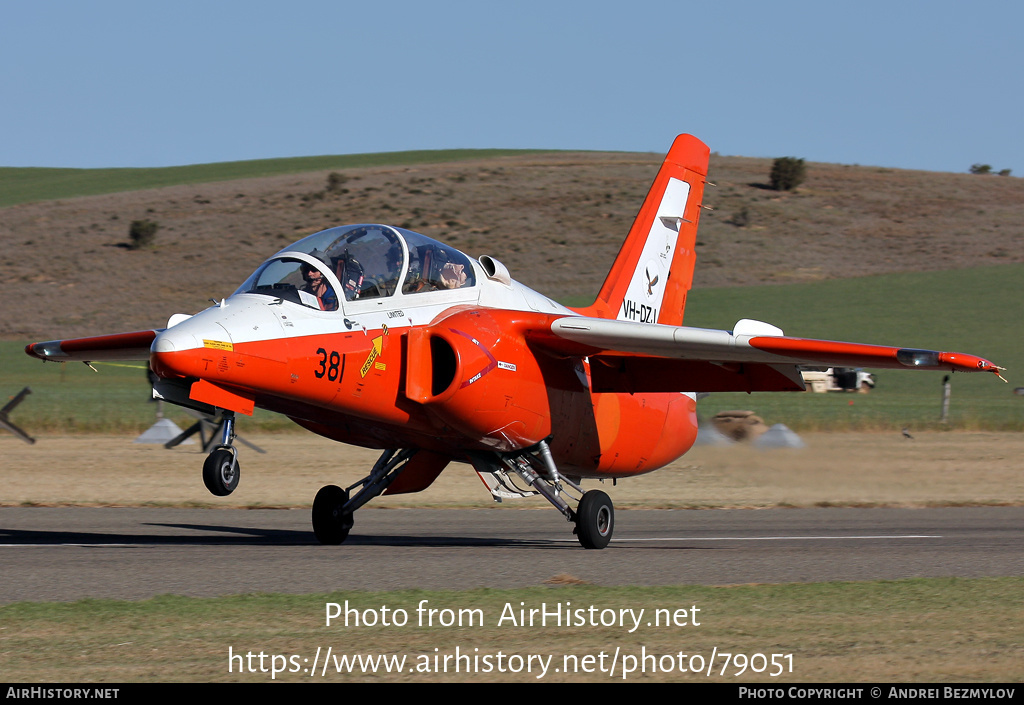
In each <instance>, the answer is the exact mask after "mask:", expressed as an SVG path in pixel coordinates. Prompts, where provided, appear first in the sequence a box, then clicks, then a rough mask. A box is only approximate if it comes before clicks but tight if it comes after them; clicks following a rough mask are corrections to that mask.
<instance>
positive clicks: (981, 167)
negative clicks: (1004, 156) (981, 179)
mask: <svg viewBox="0 0 1024 705" xmlns="http://www.w3.org/2000/svg"><path fill="white" fill-rule="evenodd" d="M970 172H971V173H972V174H991V173H992V165H991V164H971V168H970Z"/></svg>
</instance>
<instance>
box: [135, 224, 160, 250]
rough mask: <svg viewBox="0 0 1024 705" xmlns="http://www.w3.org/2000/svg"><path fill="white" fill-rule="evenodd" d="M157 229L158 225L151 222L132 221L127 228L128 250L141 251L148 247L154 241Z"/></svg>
mask: <svg viewBox="0 0 1024 705" xmlns="http://www.w3.org/2000/svg"><path fill="white" fill-rule="evenodd" d="M159 229H160V224H159V223H156V222H154V221H152V220H133V221H132V224H131V226H130V227H129V228H128V237H129V238H130V239H131V242H129V243H128V249H131V250H141V249H142V248H144V247H149V246H150V245H152V244H153V241H154V240H156V231H157V230H159Z"/></svg>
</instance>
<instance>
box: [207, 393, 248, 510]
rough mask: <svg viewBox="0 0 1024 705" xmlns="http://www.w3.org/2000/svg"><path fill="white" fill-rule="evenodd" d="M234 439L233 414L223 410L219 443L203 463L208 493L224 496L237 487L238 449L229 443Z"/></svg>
mask: <svg viewBox="0 0 1024 705" xmlns="http://www.w3.org/2000/svg"><path fill="white" fill-rule="evenodd" d="M234 439H235V415H234V414H233V413H232V412H230V411H225V412H224V422H223V436H221V444H220V445H219V446H217V447H216V448H214V449H213V452H211V453H210V454H209V455H208V456H206V462H205V463H203V484H205V485H206V489H208V490H210V494H212V495H215V496H217V497H226V496H227V495H229V494H231V493H232V492H234V491H235V488H236V487H238V480H239V478H240V477H241V469H240V468H239V467H238V450H237V449H236V448H235V447H234V446H233V445H231V441H233V440H234Z"/></svg>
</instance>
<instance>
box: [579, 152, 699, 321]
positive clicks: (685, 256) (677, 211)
mask: <svg viewBox="0 0 1024 705" xmlns="http://www.w3.org/2000/svg"><path fill="white" fill-rule="evenodd" d="M709 156H710V150H709V149H708V146H707V145H706V144H704V143H703V142H701V141H700V140H698V139H697V138H696V137H694V136H693V135H679V137H677V138H676V140H675V142H673V143H672V149H670V150H669V153H668V155H667V156H666V157H665V161H664V162H662V165H661V170H660V171H659V172H658V176H657V177H656V178H655V179H654V184H652V185H651V190H650V191H648V192H647V198H646V199H645V200H644V204H643V206H642V207H641V208H640V212H639V213H637V216H636V219H635V220H634V221H633V227H632V228H630V230H629V235H627V236H626V241H625V243H623V245H622V249H621V250H619V254H618V256H617V257H616V258H615V262H614V263H613V264H612V268H611V271H610V272H609V273H608V278H607V279H605V281H604V285H603V286H602V287H601V291H600V293H599V294H598V295H597V300H596V301H594V303H593V304H591V305H590V306H588V307H587V308H585V309H579V310H578V311H579V313H582V314H583V315H586V316H593V317H596V318H615V319H618V320H623V321H636V322H640V323H662V324H665V325H672V326H678V325H681V324H682V322H683V310H684V309H685V308H686V295H687V293H688V292H689V291H690V285H691V284H692V283H693V266H694V264H695V262H696V253H695V252H694V248H695V246H696V241H697V223H698V221H699V220H700V204H701V199H702V197H703V195H704V182H705V180H706V178H707V173H708V158H709Z"/></svg>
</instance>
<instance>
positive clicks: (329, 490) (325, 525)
mask: <svg viewBox="0 0 1024 705" xmlns="http://www.w3.org/2000/svg"><path fill="white" fill-rule="evenodd" d="M415 454H416V449H406V450H386V451H384V453H383V454H382V455H381V456H380V458H378V459H377V462H376V463H374V464H373V469H372V470H371V471H370V474H369V475H367V476H366V477H364V478H363V479H362V480H360V481H359V482H357V483H355V484H354V485H349V486H348V487H346V488H345V489H341V488H340V487H338V486H337V485H327V486H326V487H322V488H320V491H319V492H317V493H316V498H315V499H314V500H313V533H314V534H316V538H317V541H319V542H320V543H323V544H329V545H337V544H339V543H342V542H343V541H344V540H345V539H347V538H348V532H349V531H351V530H352V524H353V519H352V514H353V513H354V512H355V511H356V510H357V509H359V507H361V506H363V505H364V504H366V503H367V502H369V501H370V500H371V499H373V498H374V497H376V496H377V495H379V494H380V493H381V492H383V491H384V490H386V489H387V488H388V485H390V484H391V483H392V482H393V481H394V480H395V478H396V477H398V475H399V473H401V472H402V470H404V469H405V465H406V463H408V462H409V460H411V459H412V457H413V456H414V455H415ZM357 487H359V488H361V489H360V490H359V491H358V492H357V493H356V495H355V496H354V497H351V496H350V494H351V492H352V490H354V489H355V488H357Z"/></svg>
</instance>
